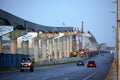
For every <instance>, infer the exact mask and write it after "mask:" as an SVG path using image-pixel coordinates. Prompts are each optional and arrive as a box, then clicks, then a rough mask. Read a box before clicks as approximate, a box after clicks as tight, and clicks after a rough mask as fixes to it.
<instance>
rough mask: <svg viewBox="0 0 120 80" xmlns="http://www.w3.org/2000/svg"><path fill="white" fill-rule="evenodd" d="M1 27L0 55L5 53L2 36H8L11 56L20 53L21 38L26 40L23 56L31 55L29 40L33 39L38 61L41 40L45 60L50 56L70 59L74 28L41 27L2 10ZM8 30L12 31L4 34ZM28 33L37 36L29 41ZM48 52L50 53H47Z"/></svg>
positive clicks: (23, 45)
mask: <svg viewBox="0 0 120 80" xmlns="http://www.w3.org/2000/svg"><path fill="white" fill-rule="evenodd" d="M0 26H1V27H0V30H1V33H0V34H1V35H0V53H3V51H2V50H3V49H2V36H7V37H9V38H10V53H11V54H17V53H18V52H17V46H18V44H17V40H18V38H19V37H21V36H22V37H23V38H24V39H23V40H22V45H21V46H22V47H21V48H22V51H23V54H29V47H28V46H29V40H30V39H33V40H34V49H33V52H34V58H35V60H36V61H38V59H39V58H38V54H39V40H41V45H42V59H43V60H46V59H47V55H50V56H49V57H50V58H52V59H58V58H63V57H69V53H70V52H71V51H72V35H74V34H75V32H74V31H73V27H55V26H45V25H40V24H36V23H33V22H30V21H27V20H24V19H22V18H19V17H17V16H15V15H12V14H10V13H8V12H6V11H4V10H1V9H0ZM6 28H10V29H12V30H11V31H7V32H6V33H4V32H5V31H4V30H5V29H6ZM3 29H4V30H3ZM2 31H3V32H2ZM28 33H36V35H37V36H34V37H31V38H30V37H29V39H27V34H28ZM25 36H26V37H25ZM53 43H54V44H53ZM47 50H48V52H49V53H47Z"/></svg>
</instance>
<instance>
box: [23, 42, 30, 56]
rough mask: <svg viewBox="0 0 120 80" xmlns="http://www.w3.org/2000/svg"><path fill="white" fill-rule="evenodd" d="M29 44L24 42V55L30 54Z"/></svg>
mask: <svg viewBox="0 0 120 80" xmlns="http://www.w3.org/2000/svg"><path fill="white" fill-rule="evenodd" d="M28 44H29V42H28V41H23V42H22V47H23V53H24V54H29V45H28Z"/></svg>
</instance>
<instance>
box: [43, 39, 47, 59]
mask: <svg viewBox="0 0 120 80" xmlns="http://www.w3.org/2000/svg"><path fill="white" fill-rule="evenodd" d="M42 55H43V60H46V58H47V39H44V40H42Z"/></svg>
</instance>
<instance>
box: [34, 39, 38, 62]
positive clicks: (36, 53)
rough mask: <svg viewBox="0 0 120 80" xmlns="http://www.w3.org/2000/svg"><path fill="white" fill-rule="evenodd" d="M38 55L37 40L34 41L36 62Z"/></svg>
mask: <svg viewBox="0 0 120 80" xmlns="http://www.w3.org/2000/svg"><path fill="white" fill-rule="evenodd" d="M38 53H39V40H36V39H34V59H35V61H36V62H38V58H39V56H38Z"/></svg>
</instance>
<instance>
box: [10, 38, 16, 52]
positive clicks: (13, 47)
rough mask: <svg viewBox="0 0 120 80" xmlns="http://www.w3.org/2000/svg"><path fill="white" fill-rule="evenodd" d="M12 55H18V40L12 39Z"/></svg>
mask: <svg viewBox="0 0 120 80" xmlns="http://www.w3.org/2000/svg"><path fill="white" fill-rule="evenodd" d="M10 53H11V54H16V53H17V39H11V42H10Z"/></svg>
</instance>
